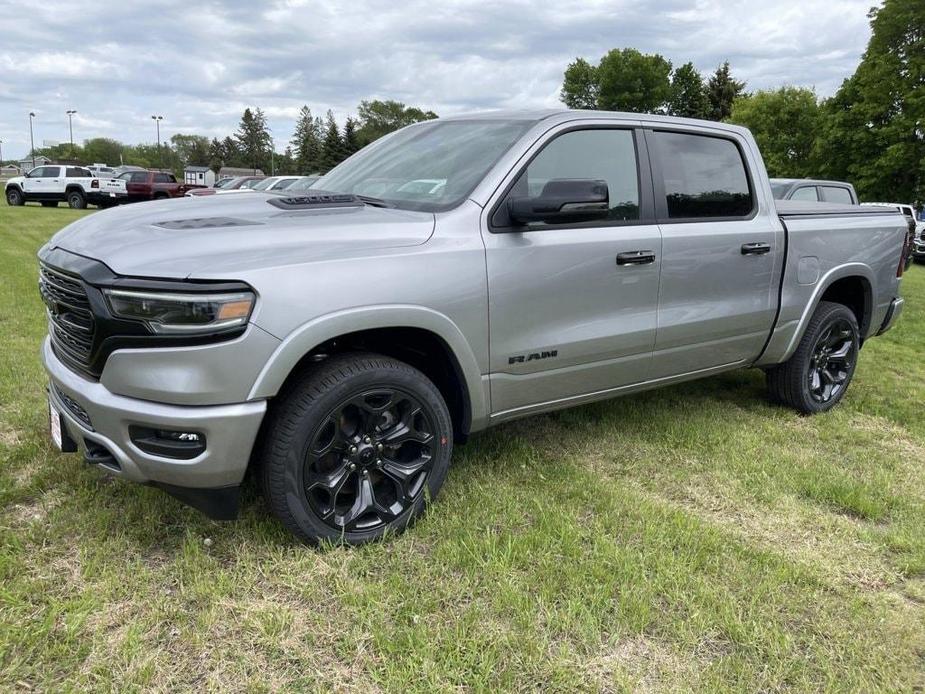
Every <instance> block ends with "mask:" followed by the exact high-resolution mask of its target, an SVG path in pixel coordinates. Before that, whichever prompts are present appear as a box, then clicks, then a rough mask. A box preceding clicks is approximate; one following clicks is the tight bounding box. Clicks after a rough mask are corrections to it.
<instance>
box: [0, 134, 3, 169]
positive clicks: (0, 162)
mask: <svg viewBox="0 0 925 694" xmlns="http://www.w3.org/2000/svg"><path fill="white" fill-rule="evenodd" d="M2 167H3V140H0V168H2Z"/></svg>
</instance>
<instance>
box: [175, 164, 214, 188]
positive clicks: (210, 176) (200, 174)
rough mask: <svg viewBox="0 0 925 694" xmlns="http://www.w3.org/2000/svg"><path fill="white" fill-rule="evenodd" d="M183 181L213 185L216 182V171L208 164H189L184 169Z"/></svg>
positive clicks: (191, 183) (198, 184) (192, 183)
mask: <svg viewBox="0 0 925 694" xmlns="http://www.w3.org/2000/svg"><path fill="white" fill-rule="evenodd" d="M183 182H184V183H188V184H190V185H196V186H211V185H213V184H214V183H215V172H214V171H213V170H212V169H210V168H209V167H208V166H187V167H186V168H185V169H184V170H183Z"/></svg>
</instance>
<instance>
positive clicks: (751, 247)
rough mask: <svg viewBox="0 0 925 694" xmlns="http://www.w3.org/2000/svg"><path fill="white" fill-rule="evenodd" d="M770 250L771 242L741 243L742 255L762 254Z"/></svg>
mask: <svg viewBox="0 0 925 694" xmlns="http://www.w3.org/2000/svg"><path fill="white" fill-rule="evenodd" d="M770 252H771V244H770V243H764V242H758V243H743V244H742V255H764V254H765V253H770Z"/></svg>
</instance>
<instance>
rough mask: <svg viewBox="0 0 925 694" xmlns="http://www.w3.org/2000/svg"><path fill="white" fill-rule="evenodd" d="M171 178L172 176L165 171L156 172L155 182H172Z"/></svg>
mask: <svg viewBox="0 0 925 694" xmlns="http://www.w3.org/2000/svg"><path fill="white" fill-rule="evenodd" d="M170 178H171V177H170V176H168V175H167V174H165V173H156V174H154V182H155V183H170V182H171V181H170Z"/></svg>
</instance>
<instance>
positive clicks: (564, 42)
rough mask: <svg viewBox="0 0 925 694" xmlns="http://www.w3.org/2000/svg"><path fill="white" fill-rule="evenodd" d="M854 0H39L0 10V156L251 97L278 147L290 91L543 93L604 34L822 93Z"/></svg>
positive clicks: (489, 101)
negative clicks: (24, 7) (72, 115)
mask: <svg viewBox="0 0 925 694" xmlns="http://www.w3.org/2000/svg"><path fill="white" fill-rule="evenodd" d="M870 3H871V0H841V1H840V2H838V3H833V2H831V0H801V1H800V2H799V3H796V2H793V0H767V1H765V2H757V1H755V0H693V1H692V0H639V1H636V0H559V1H558V2H555V3H553V2H542V1H528V0H513V1H509V2H488V1H487V0H446V1H445V2H433V0H408V1H407V2H402V3H396V2H394V0H356V1H355V2H353V3H349V4H342V3H337V2H334V1H333V0H327V1H324V0H311V1H310V2H309V1H307V0H305V1H303V0H280V1H276V2H271V3H266V4H264V3H254V2H253V0H246V1H245V0H237V1H234V2H223V3H212V2H203V3H189V2H187V1H186V0H164V1H159V2H154V3H144V4H137V3H117V4H113V3H82V4H79V5H75V4H74V3H73V2H62V1H51V0H48V1H46V2H42V3H39V4H38V5H36V6H34V7H32V6H30V10H29V12H27V13H24V12H14V13H5V14H4V19H3V25H4V26H3V32H2V35H3V42H2V43H0V71H2V74H3V75H4V77H3V79H2V80H0V139H2V140H3V141H4V154H6V155H7V156H18V155H22V154H24V153H25V151H26V150H27V148H28V142H29V131H28V125H29V123H28V113H29V111H36V113H38V117H37V118H36V123H35V127H36V139H37V141H41V140H42V139H59V140H65V139H66V138H67V118H66V116H65V115H64V111H65V110H66V109H68V108H76V109H77V110H78V114H79V116H78V118H76V119H75V122H74V126H75V131H74V135H75V138H76V139H78V140H82V139H85V138H88V137H94V136H106V137H115V138H118V139H121V140H124V141H127V142H139V141H145V142H150V141H153V140H154V135H155V133H154V127H153V125H152V124H151V120H150V115H151V114H152V113H158V114H163V115H164V116H165V120H164V121H163V122H162V124H161V128H162V130H161V132H162V137H164V138H168V137H169V136H170V135H171V134H173V133H174V132H184V133H194V132H199V133H202V134H204V135H209V136H221V135H224V134H229V133H231V132H233V131H234V129H235V128H236V126H237V121H238V119H239V117H240V113H241V111H242V110H243V109H244V108H245V107H247V106H259V107H261V108H262V109H263V111H264V112H265V113H266V114H267V117H268V118H269V121H270V126H271V128H272V131H273V136H274V138H275V140H276V142H277V144H278V146H279V147H280V148H281V147H282V146H284V143H285V141H286V140H287V139H288V138H289V137H290V135H291V132H292V129H293V125H294V120H295V117H296V115H297V114H298V110H299V108H300V107H301V105H302V104H305V103H307V104H308V105H309V106H310V107H311V108H312V111H313V112H314V113H316V114H319V115H321V114H324V112H325V111H326V110H328V109H331V110H332V111H333V112H334V114H335V116H336V117H337V118H338V119H340V120H341V121H343V119H344V118H345V117H346V116H347V115H348V114H350V113H352V112H354V110H355V108H356V104H357V103H358V102H359V101H360V100H361V99H366V98H394V99H398V100H401V101H404V102H406V103H409V104H414V105H418V106H421V107H423V108H428V109H433V110H434V111H436V112H437V113H447V114H449V113H459V112H463V111H468V110H484V109H488V108H532V107H557V106H559V105H560V104H559V102H558V93H559V88H560V86H561V79H562V71H563V70H564V68H565V66H566V65H567V64H568V62H569V61H571V60H573V59H574V58H575V57H576V56H582V57H585V58H587V59H588V60H591V61H592V62H593V61H597V60H598V59H599V58H600V56H601V55H603V54H604V53H605V52H606V51H607V50H609V49H611V48H622V47H628V46H632V47H635V48H638V49H639V50H642V51H644V52H658V53H661V54H662V55H664V56H665V57H666V58H668V59H669V60H671V61H672V62H673V63H674V64H675V65H680V64H681V63H684V62H687V61H688V60H690V61H693V63H694V64H695V65H696V66H697V68H698V69H700V70H702V71H704V72H708V71H711V70H712V69H714V68H715V67H716V65H717V64H719V63H720V62H722V61H723V60H727V59H728V60H729V61H730V62H731V64H732V68H733V72H734V74H735V75H736V76H737V77H738V78H740V79H744V80H746V81H747V83H748V87H749V89H760V88H767V87H774V86H777V85H781V84H794V85H800V86H811V87H815V88H816V90H817V92H818V93H819V94H820V95H822V96H826V95H830V94H832V93H833V92H834V91H835V89H836V88H837V87H838V85H839V84H840V83H841V81H842V80H843V79H844V78H846V77H848V76H849V75H850V74H851V72H852V71H853V70H854V68H855V66H856V65H857V62H858V60H859V58H860V55H861V53H862V52H863V50H864V47H865V44H866V41H867V38H868V35H869V26H868V20H867V17H866V14H867V10H868V8H869V5H870Z"/></svg>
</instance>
